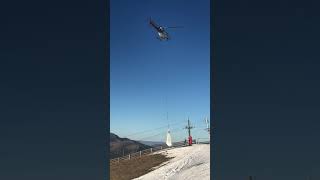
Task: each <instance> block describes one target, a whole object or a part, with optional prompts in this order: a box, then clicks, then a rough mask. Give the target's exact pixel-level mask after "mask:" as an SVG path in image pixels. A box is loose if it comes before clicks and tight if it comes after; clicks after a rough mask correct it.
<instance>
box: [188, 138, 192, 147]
mask: <svg viewBox="0 0 320 180" xmlns="http://www.w3.org/2000/svg"><path fill="white" fill-rule="evenodd" d="M189 146H192V137H191V136H189Z"/></svg>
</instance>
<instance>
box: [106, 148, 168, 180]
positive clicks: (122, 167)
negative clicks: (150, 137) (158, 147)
mask: <svg viewBox="0 0 320 180" xmlns="http://www.w3.org/2000/svg"><path fill="white" fill-rule="evenodd" d="M169 159H170V158H168V157H166V156H165V155H162V154H154V155H147V156H142V157H141V158H135V159H131V160H125V161H120V162H119V163H112V164H110V179H111V180H131V179H134V178H137V177H140V176H142V175H144V174H146V173H148V172H150V171H152V168H153V167H156V166H159V165H160V164H162V163H163V162H166V161H168V160H169Z"/></svg>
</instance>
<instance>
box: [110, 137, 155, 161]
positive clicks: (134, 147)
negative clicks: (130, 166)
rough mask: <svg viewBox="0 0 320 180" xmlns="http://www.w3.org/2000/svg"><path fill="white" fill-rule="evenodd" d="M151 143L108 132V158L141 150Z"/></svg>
mask: <svg viewBox="0 0 320 180" xmlns="http://www.w3.org/2000/svg"><path fill="white" fill-rule="evenodd" d="M151 147H152V146H151V145H146V144H143V143H141V142H138V141H134V140H131V139H128V138H120V137H119V136H117V135H116V134H114V133H110V158H111V159H112V158H117V157H121V156H124V155H127V154H130V153H135V152H138V151H142V150H144V149H148V148H151Z"/></svg>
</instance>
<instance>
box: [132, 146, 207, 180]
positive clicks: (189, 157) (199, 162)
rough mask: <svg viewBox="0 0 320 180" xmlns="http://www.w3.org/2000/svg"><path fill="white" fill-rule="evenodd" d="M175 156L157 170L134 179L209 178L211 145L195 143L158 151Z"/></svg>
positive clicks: (181, 179) (188, 179)
mask: <svg viewBox="0 0 320 180" xmlns="http://www.w3.org/2000/svg"><path fill="white" fill-rule="evenodd" d="M158 153H160V154H165V155H167V156H168V157H173V159H170V160H169V161H167V162H165V163H164V164H162V165H160V166H159V167H156V168H155V170H153V171H151V172H149V173H148V174H145V175H143V176H141V177H139V178H136V179H134V180H155V179H157V180H209V179H210V145H209V144H194V145H192V146H188V147H180V148H174V149H169V150H166V151H162V152H158Z"/></svg>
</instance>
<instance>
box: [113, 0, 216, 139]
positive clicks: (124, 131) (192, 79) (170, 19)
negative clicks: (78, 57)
mask: <svg viewBox="0 0 320 180" xmlns="http://www.w3.org/2000/svg"><path fill="white" fill-rule="evenodd" d="M209 2H210V1H209V0H201V1H183V0H175V1H169V0H165V1H152V0H151V1H150V0H139V1H132V0H111V2H110V4H111V17H110V18H111V19H110V31H111V34H110V37H111V39H110V75H111V84H110V96H111V97H110V99H111V100H110V103H111V104H110V106H111V107H110V110H111V112H110V114H111V115H110V116H111V118H110V129H111V132H113V133H116V134H117V135H119V136H126V135H130V134H132V133H135V132H141V131H144V130H148V129H155V128H159V127H162V126H166V125H168V123H169V124H172V125H171V129H172V133H173V135H172V136H173V138H174V140H178V139H181V138H185V137H187V136H186V131H183V130H181V129H182V128H183V127H184V125H186V120H187V118H188V116H189V117H190V120H191V122H192V123H193V125H195V126H196V128H198V129H195V131H194V135H196V136H197V137H208V136H207V134H206V133H205V132H204V131H203V130H201V128H202V129H203V128H204V127H205V123H204V118H205V117H206V116H208V117H210V67H209V66H210V22H209V21H210V7H209ZM149 17H152V19H154V20H155V21H156V22H157V23H158V24H160V25H163V26H183V27H184V28H179V29H168V32H169V34H170V35H171V37H172V39H171V40H170V41H167V42H160V41H159V40H158V39H156V32H155V31H154V29H152V28H151V27H150V26H149V25H148V19H149ZM167 112H168V115H169V116H168V117H169V118H168V120H167V118H166V113H167ZM183 121H184V122H183ZM176 122H180V124H175V126H174V125H173V124H174V123H176ZM199 128H200V129H199ZM174 129H177V130H179V131H177V132H176V134H174V133H175V130H174ZM165 130H166V128H163V129H159V130H157V131H153V132H149V134H137V135H136V136H134V137H132V136H131V137H130V136H128V137H129V138H133V139H137V140H139V139H143V138H145V137H149V136H151V135H154V134H157V133H162V132H164V134H165ZM164 137H165V136H164V135H159V136H154V137H152V138H147V139H145V140H163V139H164Z"/></svg>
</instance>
